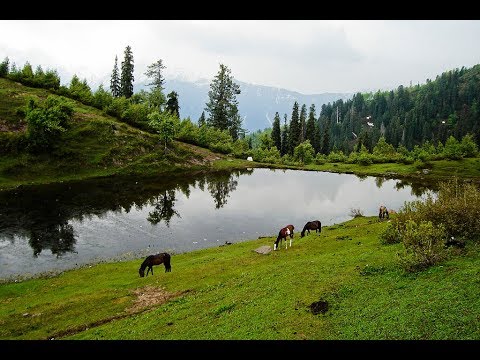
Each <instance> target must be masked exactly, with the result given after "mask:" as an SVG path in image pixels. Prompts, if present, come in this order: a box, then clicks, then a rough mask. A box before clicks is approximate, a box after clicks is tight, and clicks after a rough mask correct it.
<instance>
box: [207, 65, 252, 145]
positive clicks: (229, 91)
mask: <svg viewBox="0 0 480 360" xmlns="http://www.w3.org/2000/svg"><path fill="white" fill-rule="evenodd" d="M238 94H240V86H239V85H238V84H236V83H235V82H234V81H233V77H232V75H231V70H230V69H229V68H228V67H227V66H225V65H223V64H220V70H219V71H218V74H217V75H216V76H215V78H214V79H213V81H212V83H211V84H210V91H209V92H208V99H209V100H208V102H207V103H206V107H205V110H206V111H207V113H208V118H207V124H208V125H209V126H213V127H215V128H217V129H220V130H228V131H229V132H230V134H231V135H232V138H234V140H235V139H236V138H238V135H239V133H240V132H241V131H242V130H243V129H241V118H240V116H239V114H238V101H237V98H236V96H237V95H238Z"/></svg>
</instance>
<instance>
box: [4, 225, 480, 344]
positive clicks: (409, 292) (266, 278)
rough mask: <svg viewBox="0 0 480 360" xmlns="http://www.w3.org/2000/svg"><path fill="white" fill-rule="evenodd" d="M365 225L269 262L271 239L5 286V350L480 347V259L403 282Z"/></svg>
mask: <svg viewBox="0 0 480 360" xmlns="http://www.w3.org/2000/svg"><path fill="white" fill-rule="evenodd" d="M386 225H387V221H383V222H379V221H378V219H377V218H376V217H358V218H354V219H352V220H350V221H347V222H345V223H342V224H337V225H333V226H329V227H324V228H323V230H322V233H321V234H315V233H313V232H312V233H311V234H310V235H307V236H305V237H304V238H300V236H299V233H295V237H294V240H293V245H292V247H291V248H288V249H287V250H286V249H285V246H284V244H282V245H281V246H280V249H279V250H277V251H272V252H270V253H268V254H260V253H257V252H255V251H254V250H255V249H258V248H259V247H260V246H264V245H266V246H270V247H271V246H272V244H273V241H274V240H275V238H274V237H269V238H260V239H257V240H252V241H248V242H242V243H234V244H233V245H229V246H227V245H224V246H220V247H216V248H210V249H204V250H199V251H195V252H190V253H185V254H173V255H172V262H171V264H172V271H171V272H169V273H165V272H164V268H163V266H162V265H160V266H158V267H155V268H154V272H155V273H154V275H153V276H151V275H149V276H148V277H144V278H140V277H139V275H138V268H139V265H140V263H141V261H142V260H143V259H138V260H135V261H123V262H116V263H101V264H96V265H92V266H85V267H84V268H81V269H77V270H71V271H66V272H63V273H61V274H60V275H57V276H53V277H44V278H37V279H30V280H25V281H21V280H20V281H18V282H10V283H3V284H1V285H0V304H1V306H0V324H1V325H2V326H0V339H51V338H55V339H174V340H181V339H215V340H220V339H228V340H234V339H256V340H264V339H272V340H283V339H287V340H289V339H292V340H294V339H315V340H318V339H335V340H337V339H442V340H444V339H471V340H479V339H480V322H479V321H478V320H479V318H480V280H479V279H480V257H479V253H480V248H479V246H478V244H475V243H468V244H467V247H466V248H465V249H462V250H458V252H457V254H455V256H452V257H451V258H450V259H449V260H447V261H445V262H443V263H441V264H439V265H437V266H433V267H431V268H429V269H428V270H425V271H423V272H419V273H415V274H406V273H404V271H403V270H402V268H401V267H400V266H399V262H398V258H397V253H399V252H401V251H402V247H403V245H402V244H394V245H381V244H380V242H379V237H378V236H379V234H380V232H381V231H382V230H383V229H384V228H385V226H386Z"/></svg>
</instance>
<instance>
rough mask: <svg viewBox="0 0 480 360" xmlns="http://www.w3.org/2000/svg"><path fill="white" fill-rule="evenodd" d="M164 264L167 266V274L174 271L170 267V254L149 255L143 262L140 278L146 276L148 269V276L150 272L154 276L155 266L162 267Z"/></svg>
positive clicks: (139, 271) (139, 270)
mask: <svg viewBox="0 0 480 360" xmlns="http://www.w3.org/2000/svg"><path fill="white" fill-rule="evenodd" d="M162 263H163V265H164V266H165V272H170V271H172V266H171V265H170V254H168V253H160V254H156V255H148V256H147V257H146V259H145V260H143V262H142V265H140V269H138V273H139V274H140V277H144V276H145V268H148V269H147V275H148V272H149V271H150V272H151V273H152V275H153V265H160V264H162Z"/></svg>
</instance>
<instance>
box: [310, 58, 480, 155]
mask: <svg viewBox="0 0 480 360" xmlns="http://www.w3.org/2000/svg"><path fill="white" fill-rule="evenodd" d="M479 102H480V65H475V66H473V67H472V68H470V69H466V68H465V67H462V68H461V69H455V70H451V71H447V72H444V73H443V74H442V75H439V76H437V78H436V79H435V80H434V81H431V80H429V79H427V82H426V84H424V85H416V86H410V87H403V86H402V85H400V86H399V87H398V88H397V89H396V90H392V91H384V92H381V91H377V92H376V93H366V94H361V93H357V94H355V95H354V96H353V98H352V99H351V100H348V101H346V102H344V101H343V100H339V101H336V102H334V103H333V104H328V105H324V106H322V109H321V112H320V116H319V127H320V130H321V131H322V130H324V131H328V133H329V136H330V141H329V147H330V148H331V149H338V150H343V151H344V152H347V153H348V152H350V151H352V150H353V149H354V146H355V145H357V146H358V143H361V144H364V145H365V146H366V147H367V149H369V150H370V151H371V150H372V149H373V146H374V144H376V142H377V141H378V139H379V138H380V136H384V137H385V139H386V141H387V142H388V143H389V144H392V145H393V146H395V147H398V146H400V145H402V146H405V147H406V148H407V149H408V150H412V149H413V148H414V146H415V145H421V144H423V143H424V142H426V141H430V142H431V143H435V144H437V143H438V142H439V141H440V142H442V143H445V141H446V140H447V139H448V138H449V137H450V136H454V137H455V138H456V139H461V138H462V137H463V136H465V135H467V134H471V135H473V137H474V140H475V142H476V144H477V145H478V144H479V143H480V127H479V124H480V109H479V105H480V104H479ZM337 109H338V118H337ZM337 119H338V120H337ZM353 133H355V134H356V136H357V137H356V136H355V135H354V134H353ZM357 138H358V140H357Z"/></svg>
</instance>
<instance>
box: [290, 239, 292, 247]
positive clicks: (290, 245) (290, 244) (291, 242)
mask: <svg viewBox="0 0 480 360" xmlns="http://www.w3.org/2000/svg"><path fill="white" fill-rule="evenodd" d="M290 247H292V239H290Z"/></svg>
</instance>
